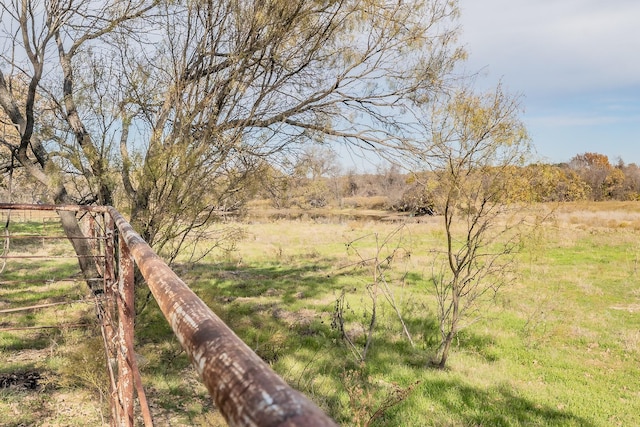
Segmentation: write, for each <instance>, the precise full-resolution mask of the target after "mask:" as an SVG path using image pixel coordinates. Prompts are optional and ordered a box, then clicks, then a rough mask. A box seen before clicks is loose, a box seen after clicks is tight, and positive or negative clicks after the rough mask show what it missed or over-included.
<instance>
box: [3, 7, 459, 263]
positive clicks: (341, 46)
mask: <svg viewBox="0 0 640 427" xmlns="http://www.w3.org/2000/svg"><path fill="white" fill-rule="evenodd" d="M456 15H457V8H456V4H455V2H451V1H445V0H428V1H415V2H408V3H405V2H389V1H384V0H374V1H361V0H342V1H321V0H312V1H308V0H294V1H291V0H288V1H284V0H266V1H262V0H260V1H258V0H255V1H248V0H224V1H215V2H214V1H206V0H190V1H186V2H173V1H161V0H109V1H97V0H59V1H45V2H43V3H40V2H38V1H36V0H11V1H8V2H3V3H2V4H0V18H1V21H0V22H1V24H0V44H1V45H2V47H3V48H2V51H1V52H2V54H0V105H1V106H2V110H3V111H4V113H5V114H6V115H7V116H8V120H9V121H10V122H11V123H12V124H13V127H14V128H13V130H12V132H13V133H14V134H15V136H16V138H14V139H12V138H10V137H7V136H6V135H5V136H3V137H2V143H3V146H4V147H6V148H7V149H8V150H9V151H10V152H11V153H12V155H13V156H15V159H17V163H18V164H19V166H20V167H21V168H24V169H25V170H26V171H27V172H28V174H29V175H30V176H31V177H32V178H33V179H35V180H37V181H38V182H40V183H42V184H44V185H45V186H46V187H47V188H48V189H49V194H50V198H51V201H53V202H55V203H87V204H90V203H96V204H112V203H113V204H116V205H117V206H118V207H119V208H120V209H123V210H126V211H129V212H130V215H131V222H132V224H133V225H134V226H135V227H136V229H137V230H138V231H139V232H140V233H141V234H142V235H143V237H145V238H146V239H147V240H148V241H149V243H151V244H153V245H154V246H155V247H156V248H157V249H159V250H160V251H161V252H164V253H165V255H167V256H168V257H169V258H171V257H174V256H175V254H177V253H178V252H179V246H178V247H176V246H175V244H174V243H175V242H176V241H178V242H180V241H184V240H185V239H186V236H187V235H188V234H191V233H194V232H195V231H197V230H206V229H207V226H208V224H210V223H211V222H212V221H214V220H215V218H216V217H217V213H218V212H219V211H220V210H230V209H235V208H237V207H239V206H241V205H242V204H243V203H244V201H245V200H246V197H247V196H246V195H247V190H248V189H250V188H251V186H252V184H251V183H252V180H255V179H256V177H255V171H256V170H257V169H258V168H260V167H263V165H264V160H265V159H266V160H268V161H273V160H274V159H277V158H278V157H282V156H286V155H287V154H288V153H289V152H290V150H291V149H293V148H294V147H295V145H296V143H298V142H306V141H309V140H313V139H315V138H320V137H321V139H324V140H334V141H342V142H344V143H346V144H348V146H349V147H352V148H353V149H358V148H360V149H364V150H375V151H376V152H378V153H380V154H381V155H385V153H389V152H390V150H398V149H401V150H402V149H405V148H406V147H407V146H410V145H411V139H412V138H413V136H414V135H415V126H416V123H415V120H413V119H412V117H413V116H411V115H410V114H408V113H407V112H408V111H410V110H411V109H412V108H413V107H414V106H415V105H416V104H417V103H424V102H428V101H429V100H430V99H431V98H432V97H433V95H434V94H435V93H437V92H438V91H439V90H440V87H441V86H442V84H443V83H444V82H445V81H446V80H447V79H448V78H449V77H450V76H451V72H452V70H453V67H454V65H455V64H456V62H457V61H459V60H460V59H462V58H463V57H464V53H463V52H462V50H460V49H459V48H457V47H456V46H455V37H456V34H457V27H456V25H455V18H456ZM17 82H22V83H23V85H20V84H18V83H17ZM70 220H71V219H70ZM71 222H72V221H70V222H69V224H68V227H72V225H71ZM68 233H70V235H71V234H73V233H75V231H72V230H71V228H69V229H68ZM78 245H80V243H78V244H77V245H76V250H78V251H83V250H85V249H83V248H81V247H80V246H78ZM87 268H89V267H87Z"/></svg>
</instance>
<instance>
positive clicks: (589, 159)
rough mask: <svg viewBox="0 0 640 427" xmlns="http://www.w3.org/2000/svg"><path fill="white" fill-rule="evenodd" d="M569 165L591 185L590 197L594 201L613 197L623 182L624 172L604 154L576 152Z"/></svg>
mask: <svg viewBox="0 0 640 427" xmlns="http://www.w3.org/2000/svg"><path fill="white" fill-rule="evenodd" d="M569 166H570V167H571V168H572V169H574V170H575V171H576V172H577V173H578V175H580V177H581V178H582V179H583V180H584V181H585V182H586V183H587V184H588V185H589V187H591V198H592V200H595V201H600V200H608V199H611V198H613V197H615V195H616V194H617V193H619V191H620V187H621V186H622V183H623V182H624V173H623V172H622V171H621V170H620V169H618V168H614V167H613V166H612V165H611V163H609V158H608V157H607V156H605V155H604V154H599V153H583V154H577V155H576V156H574V157H573V158H572V159H571V161H570V162H569Z"/></svg>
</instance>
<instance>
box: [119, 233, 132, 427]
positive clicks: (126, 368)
mask: <svg viewBox="0 0 640 427" xmlns="http://www.w3.org/2000/svg"><path fill="white" fill-rule="evenodd" d="M118 243H119V245H118V247H119V251H118V255H119V256H118V261H119V263H118V267H119V268H118V276H119V281H118V298H117V301H118V338H119V342H118V347H119V349H118V350H119V351H118V378H119V381H118V394H119V398H120V402H121V404H122V406H123V408H124V414H122V415H123V417H122V419H121V420H120V425H121V426H126V427H130V426H133V403H134V402H133V388H134V382H133V363H132V359H133V357H135V355H134V354H133V324H134V316H135V309H134V298H135V297H134V275H133V259H132V258H131V253H130V252H129V247H128V246H127V244H126V243H125V241H124V239H122V238H120V239H118Z"/></svg>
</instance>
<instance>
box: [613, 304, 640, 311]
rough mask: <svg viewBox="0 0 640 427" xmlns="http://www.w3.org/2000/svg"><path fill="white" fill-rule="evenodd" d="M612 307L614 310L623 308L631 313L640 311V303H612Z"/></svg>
mask: <svg viewBox="0 0 640 427" xmlns="http://www.w3.org/2000/svg"><path fill="white" fill-rule="evenodd" d="M610 308H611V309H613V310H622V311H628V312H629V313H635V312H638V311H640V304H628V305H612V306H611V307H610Z"/></svg>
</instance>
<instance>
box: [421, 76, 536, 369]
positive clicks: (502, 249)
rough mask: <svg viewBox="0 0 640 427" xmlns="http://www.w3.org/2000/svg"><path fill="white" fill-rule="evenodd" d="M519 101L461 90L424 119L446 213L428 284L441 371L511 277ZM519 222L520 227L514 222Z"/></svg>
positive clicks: (428, 155)
mask: <svg viewBox="0 0 640 427" xmlns="http://www.w3.org/2000/svg"><path fill="white" fill-rule="evenodd" d="M518 116H519V108H518V103H517V102H516V100H515V99H513V98H511V97H510V96H508V95H507V94H505V93H504V92H503V91H502V89H501V88H500V87H498V88H497V90H496V91H495V92H489V93H485V94H480V95H478V94H474V93H473V92H470V91H467V90H462V91H460V92H458V93H456V94H454V95H453V96H452V97H451V98H450V99H448V100H446V101H445V102H443V105H442V106H441V107H440V108H438V109H434V110H433V111H432V113H431V115H430V116H429V119H428V120H427V123H428V124H429V127H428V129H429V130H430V134H429V140H428V143H427V144H426V147H427V149H426V150H425V152H423V153H418V155H420V156H423V158H424V159H426V160H427V161H428V162H429V167H430V169H431V171H432V173H433V175H434V178H435V179H434V181H435V183H436V185H435V187H434V188H433V190H432V191H431V194H433V201H434V204H435V206H436V209H437V210H438V212H441V213H442V215H443V216H442V219H443V226H444V236H445V242H444V247H443V248H441V250H440V249H438V250H436V251H435V252H434V254H435V259H434V262H433V270H432V275H431V280H432V283H433V286H434V289H435V293H436V297H437V302H438V312H437V313H438V321H439V326H440V337H441V341H440V345H439V347H438V349H437V352H436V355H435V358H434V363H435V364H436V365H437V366H438V367H440V368H444V367H445V366H446V363H447V359H448V357H449V352H450V350H451V344H452V343H453V340H454V338H455V337H456V336H457V335H458V333H459V332H460V331H461V330H462V329H463V328H465V327H466V326H468V325H469V324H471V323H473V322H474V321H476V320H477V319H479V318H480V317H482V315H483V313H484V310H485V306H484V304H485V303H488V302H489V301H491V300H492V297H493V296H494V295H495V293H496V292H497V291H498V290H499V289H500V287H501V286H503V285H505V284H508V283H511V281H512V280H513V276H512V267H513V263H514V254H515V253H516V252H517V251H518V249H519V244H520V241H521V234H520V229H519V225H520V223H519V222H517V221H516V220H514V217H512V216H511V215H510V214H511V213H513V210H514V209H521V208H522V201H521V200H520V199H521V196H520V193H521V191H522V188H521V187H520V185H521V182H522V176H521V175H522V174H521V172H522V171H524V170H525V169H522V168H521V169H517V168H516V167H517V166H523V165H524V162H525V160H526V159H527V156H528V154H529V139H528V136H527V133H526V130H525V127H524V125H523V124H522V122H521V121H520V120H519V118H518ZM514 221H516V222H514Z"/></svg>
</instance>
